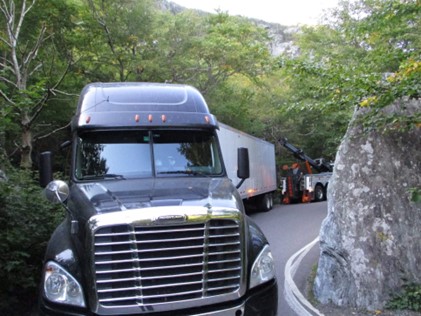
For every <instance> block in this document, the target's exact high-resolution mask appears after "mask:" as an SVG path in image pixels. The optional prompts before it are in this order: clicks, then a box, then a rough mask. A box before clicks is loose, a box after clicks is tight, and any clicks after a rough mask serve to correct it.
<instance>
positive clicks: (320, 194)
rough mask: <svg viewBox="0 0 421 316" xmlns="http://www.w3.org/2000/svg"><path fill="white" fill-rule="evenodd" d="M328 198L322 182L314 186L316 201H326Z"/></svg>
mask: <svg viewBox="0 0 421 316" xmlns="http://www.w3.org/2000/svg"><path fill="white" fill-rule="evenodd" d="M325 199H326V194H325V190H324V188H323V186H322V185H321V184H316V187H315V188H314V200H315V201H316V202H320V201H324V200H325Z"/></svg>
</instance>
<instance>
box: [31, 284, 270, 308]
mask: <svg viewBox="0 0 421 316" xmlns="http://www.w3.org/2000/svg"><path fill="white" fill-rule="evenodd" d="M277 310H278V286H277V283H276V280H272V281H269V282H267V283H265V284H263V285H261V286H259V287H257V288H256V289H253V290H252V291H249V292H248V293H246V295H245V296H244V297H243V298H241V299H240V300H237V301H235V302H228V303H224V304H219V305H218V304H216V305H212V306H202V307H197V308H192V309H188V310H179V311H170V312H165V313H153V312H152V313H148V311H145V312H143V313H139V314H136V315H151V316H186V315H190V316H204V315H206V316H231V315H232V316H275V315H276V314H277ZM39 315H45V316H58V315H64V316H66V315H67V316H96V314H92V313H91V312H90V311H89V310H87V309H80V308H72V307H70V306H67V305H66V306H64V305H60V304H52V303H51V302H49V301H47V300H46V299H45V298H43V297H41V299H40V305H39ZM132 315H133V314H132Z"/></svg>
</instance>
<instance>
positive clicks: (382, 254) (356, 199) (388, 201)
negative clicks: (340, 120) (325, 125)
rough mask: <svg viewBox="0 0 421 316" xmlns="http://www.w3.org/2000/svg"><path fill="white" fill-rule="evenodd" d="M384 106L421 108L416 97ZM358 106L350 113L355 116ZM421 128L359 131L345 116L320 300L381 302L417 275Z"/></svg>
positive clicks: (376, 305)
mask: <svg viewBox="0 0 421 316" xmlns="http://www.w3.org/2000/svg"><path fill="white" fill-rule="evenodd" d="M385 110H386V111H387V112H389V113H391V112H395V113H396V112H403V113H405V114H411V113H414V112H415V111H416V112H418V113H419V112H420V111H421V102H420V100H412V101H400V102H397V103H396V104H394V105H391V106H389V107H388V108H386V109H385ZM361 114H364V113H363V111H362V110H359V111H357V112H356V113H355V115H354V121H355V119H356V118H357V117H359V116H360V115H361ZM420 186H421V128H420V127H419V126H418V127H417V128H414V129H413V130H411V131H410V132H405V133H398V132H389V133H386V134H381V133H378V132H369V133H364V132H362V129H361V126H359V125H358V124H351V125H350V128H349V129H348V131H347V134H346V135H345V137H344V139H343V141H342V144H341V146H340V148H339V151H338V153H337V156H336V161H335V168H334V172H333V176H332V179H331V180H330V183H329V192H328V215H327V217H326V219H325V220H324V222H323V224H322V227H321V231H320V259H319V265H318V270H317V276H316V281H315V284H314V291H315V295H316V297H317V299H318V300H319V301H320V302H321V303H324V304H326V303H333V304H336V305H339V306H349V307H358V308H365V309H368V310H374V309H382V308H383V307H384V305H385V303H386V302H387V301H388V300H389V299H390V298H391V296H394V295H395V294H397V293H398V291H399V290H400V289H401V287H402V285H404V284H406V283H411V282H414V283H418V284H420V283H421V205H420V203H414V202H412V201H411V199H410V193H409V190H410V188H415V187H418V188H419V187H420Z"/></svg>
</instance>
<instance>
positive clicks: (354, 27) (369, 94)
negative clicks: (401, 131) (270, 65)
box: [280, 0, 421, 131]
mask: <svg viewBox="0 0 421 316" xmlns="http://www.w3.org/2000/svg"><path fill="white" fill-rule="evenodd" d="M340 5H341V6H340V7H339V8H337V9H336V11H334V12H333V14H332V16H331V20H330V21H328V23H327V24H325V25H323V26H317V27H311V28H305V29H303V32H302V34H299V35H298V38H297V43H298V45H299V46H300V49H301V54H300V56H299V57H295V56H294V57H291V56H282V57H281V58H280V66H281V68H282V69H283V71H284V73H285V75H286V76H287V80H288V82H289V84H290V85H291V90H290V100H291V101H290V106H289V107H290V108H294V107H295V108H302V109H313V108H315V107H317V108H319V109H320V110H321V111H323V112H324V115H325V116H331V115H332V114H334V115H337V114H338V113H340V112H343V113H344V116H345V117H348V118H349V117H350V115H349V114H350V113H352V111H353V110H354V109H355V108H358V107H370V108H372V109H373V111H371V112H370V113H371V115H367V116H366V117H365V118H364V120H365V122H364V123H365V125H366V126H369V127H370V128H376V129H380V130H384V131H386V130H389V129H390V128H392V129H393V128H394V127H396V126H398V127H399V128H402V127H403V126H412V127H414V126H417V120H418V123H419V116H418V117H399V118H398V117H396V116H395V117H388V118H381V117H380V115H381V114H380V113H381V111H379V110H380V109H382V108H384V107H385V106H387V105H389V104H391V103H392V102H393V101H395V100H396V99H399V98H403V97H409V98H417V97H419V93H420V91H421V86H420V84H421V67H420V56H419V51H420V49H421V37H420V36H419V34H420V32H421V30H420V28H421V27H420V19H419V18H418V17H419V15H420V13H421V7H420V6H419V3H418V2H417V1H415V0H407V1H400V0H390V1H382V0H360V1H342V2H341V3H340ZM346 113H348V115H346ZM396 121H399V124H395V123H396ZM342 130H343V129H342Z"/></svg>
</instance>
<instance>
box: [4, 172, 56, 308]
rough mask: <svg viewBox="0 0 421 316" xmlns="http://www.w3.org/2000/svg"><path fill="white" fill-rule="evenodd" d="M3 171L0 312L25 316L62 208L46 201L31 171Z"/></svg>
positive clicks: (35, 290) (33, 295)
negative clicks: (5, 177)
mask: <svg viewBox="0 0 421 316" xmlns="http://www.w3.org/2000/svg"><path fill="white" fill-rule="evenodd" d="M3 171H5V172H6V175H7V178H8V179H7V180H5V181H0V267H1V269H0V279H1V280H2V282H1V285H0V314H2V315H22V314H23V310H25V309H27V308H28V305H31V304H32V303H33V302H34V301H35V299H36V295H37V286H38V284H39V280H40V277H41V268H42V260H43V255H44V251H45V247H46V244H47V240H48V239H49V236H50V235H51V233H52V232H53V230H54V228H55V227H56V226H57V224H58V223H59V221H60V220H61V218H62V216H63V211H62V210H59V209H58V208H57V207H53V206H52V205H51V204H49V203H46V200H45V198H43V197H42V194H41V189H40V187H39V186H38V185H37V183H35V182H34V180H33V175H32V174H31V173H30V172H28V171H20V170H15V169H13V168H8V170H4V169H3ZM22 302H26V304H23V305H22Z"/></svg>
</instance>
